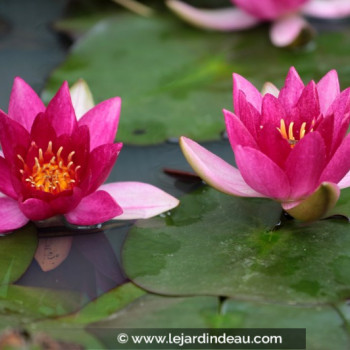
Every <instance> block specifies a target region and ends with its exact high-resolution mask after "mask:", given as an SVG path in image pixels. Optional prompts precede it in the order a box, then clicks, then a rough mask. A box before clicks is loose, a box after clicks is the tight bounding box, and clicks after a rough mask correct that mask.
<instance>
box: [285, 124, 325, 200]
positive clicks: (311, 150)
mask: <svg viewBox="0 0 350 350" xmlns="http://www.w3.org/2000/svg"><path fill="white" fill-rule="evenodd" d="M325 161H326V150H325V145H324V142H323V139H322V136H321V135H320V134H319V133H318V132H317V131H315V132H312V133H309V134H308V135H306V136H305V137H304V138H303V139H301V140H300V141H299V142H298V143H297V144H296V146H295V147H294V148H293V150H292V152H291V153H290V154H289V157H288V158H287V160H286V163H285V170H286V174H287V176H288V178H289V181H290V186H291V194H290V198H291V199H299V198H301V197H303V196H307V195H309V194H311V193H312V192H314V191H315V189H316V188H317V186H318V185H319V184H320V180H319V179H320V175H321V173H322V170H323V169H324V166H325Z"/></svg>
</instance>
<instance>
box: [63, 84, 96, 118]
mask: <svg viewBox="0 0 350 350" xmlns="http://www.w3.org/2000/svg"><path fill="white" fill-rule="evenodd" d="M69 91H70V97H71V99H72V105H73V108H74V111H75V115H76V117H77V119H78V120H79V119H80V118H81V117H82V116H83V115H84V114H85V113H86V112H87V111H89V110H90V109H91V108H93V107H94V105H95V103H94V99H93V97H92V94H91V91H90V89H89V86H88V85H87V84H86V82H85V80H83V79H79V80H78V81H77V82H76V83H75V84H74V85H73V86H72V87H71V88H70V89H69Z"/></svg>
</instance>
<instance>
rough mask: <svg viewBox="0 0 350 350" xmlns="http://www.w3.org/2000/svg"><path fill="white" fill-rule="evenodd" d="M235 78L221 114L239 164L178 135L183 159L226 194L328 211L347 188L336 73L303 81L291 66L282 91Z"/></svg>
mask: <svg viewBox="0 0 350 350" xmlns="http://www.w3.org/2000/svg"><path fill="white" fill-rule="evenodd" d="M233 80H234V89H233V100H234V108H235V113H232V112H230V111H227V110H224V116H225V122H226V130H227V133H228V137H229V140H230V143H231V146H232V149H233V151H234V154H235V158H236V163H237V166H238V169H237V168H235V167H233V166H231V165H230V164H228V163H226V162H225V161H224V160H222V159H221V158H219V157H217V156H216V155H214V154H212V153H211V152H209V151H208V150H206V149H205V148H203V147H202V146H200V145H199V144H197V143H196V142H194V141H192V140H190V139H188V138H186V137H182V138H181V142H180V144H181V147H182V150H183V153H184V155H185V156H186V158H187V160H188V162H189V163H190V164H191V166H192V167H193V169H194V170H195V171H196V172H197V173H198V175H199V176H201V177H202V179H203V180H205V181H206V182H207V183H208V184H209V185H211V186H213V187H214V188H216V189H218V190H219V191H222V192H224V193H227V194H230V195H234V196H242V197H268V198H272V199H274V200H276V201H279V202H281V204H282V207H283V208H284V209H285V210H287V211H288V212H289V213H290V214H291V215H293V216H294V217H296V218H298V219H301V220H314V219H317V218H319V217H321V216H323V215H325V214H326V212H327V211H328V210H329V209H330V208H331V207H332V206H333V205H334V204H335V203H336V201H337V199H338V197H339V193H340V191H339V189H342V188H345V187H349V186H350V173H349V171H350V156H349V155H350V135H346V132H347V129H348V126H349V122H350V88H348V89H346V90H344V91H343V92H340V88H339V82H338V75H337V73H336V71H334V70H332V71H330V72H329V73H328V74H326V75H325V76H324V77H323V78H322V79H321V80H320V81H319V82H318V83H317V84H316V83H315V82H314V81H311V82H310V83H308V84H307V85H306V86H305V85H304V83H303V82H302V80H301V79H300V77H299V75H298V73H297V71H296V70H295V69H294V68H293V67H292V68H291V69H290V71H289V73H288V75H287V78H286V81H285V85H284V86H283V88H282V89H281V91H279V90H278V89H277V88H276V87H275V86H274V85H272V84H268V85H267V86H266V87H265V89H264V90H265V91H264V93H263V94H261V93H260V92H259V91H258V90H257V89H256V88H255V87H254V86H253V85H252V84H251V83H250V82H249V81H247V80H246V79H245V78H243V77H242V76H240V75H238V74H234V75H233Z"/></svg>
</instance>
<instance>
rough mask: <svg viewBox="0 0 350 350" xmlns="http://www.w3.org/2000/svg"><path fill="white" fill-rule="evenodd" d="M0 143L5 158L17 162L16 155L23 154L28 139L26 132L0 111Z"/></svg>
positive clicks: (27, 144) (27, 145) (26, 147)
mask: <svg viewBox="0 0 350 350" xmlns="http://www.w3.org/2000/svg"><path fill="white" fill-rule="evenodd" d="M0 141H1V146H2V150H3V152H4V155H5V158H6V159H7V160H8V161H11V162H18V158H17V154H19V153H23V152H24V153H23V154H25V152H26V150H27V149H28V147H29V142H30V137H29V133H28V132H27V130H26V129H25V128H24V127H23V126H22V125H21V124H19V123H17V122H16V121H14V120H12V119H10V118H9V117H7V115H6V114H5V113H3V112H2V111H1V110H0Z"/></svg>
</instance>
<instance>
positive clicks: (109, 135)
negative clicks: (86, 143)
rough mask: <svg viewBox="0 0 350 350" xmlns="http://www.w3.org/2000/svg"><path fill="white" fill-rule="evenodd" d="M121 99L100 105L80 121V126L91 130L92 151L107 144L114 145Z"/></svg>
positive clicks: (113, 99)
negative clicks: (85, 126)
mask: <svg viewBox="0 0 350 350" xmlns="http://www.w3.org/2000/svg"><path fill="white" fill-rule="evenodd" d="M120 105H121V99H120V98H119V97H115V98H111V99H109V100H106V101H103V102H101V103H99V104H98V105H97V106H96V107H94V108H93V109H91V110H90V111H88V112H87V113H86V114H85V115H84V116H83V117H82V118H81V119H80V120H79V126H81V125H87V126H88V127H89V130H90V150H93V149H94V148H96V147H98V146H100V145H103V144H105V143H113V142H114V139H115V135H116V133H117V128H118V122H119V114H120Z"/></svg>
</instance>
